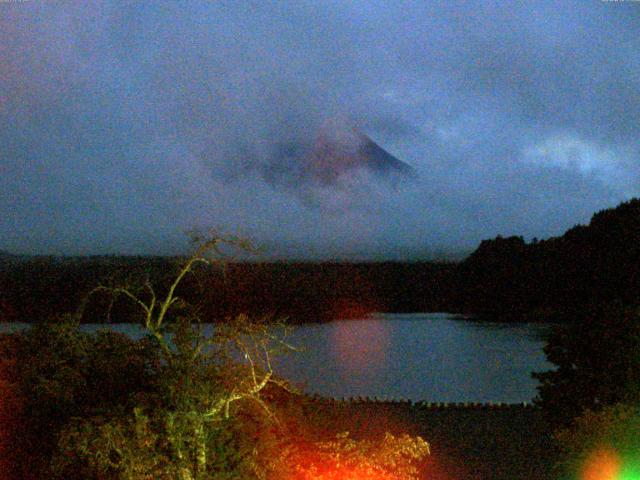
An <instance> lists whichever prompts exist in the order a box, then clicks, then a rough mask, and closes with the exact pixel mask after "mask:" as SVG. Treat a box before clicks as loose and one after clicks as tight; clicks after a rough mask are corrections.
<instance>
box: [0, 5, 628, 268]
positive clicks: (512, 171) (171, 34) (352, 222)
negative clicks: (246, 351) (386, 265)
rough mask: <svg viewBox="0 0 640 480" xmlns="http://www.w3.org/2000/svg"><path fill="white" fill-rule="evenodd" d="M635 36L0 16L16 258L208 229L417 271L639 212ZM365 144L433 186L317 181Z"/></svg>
mask: <svg viewBox="0 0 640 480" xmlns="http://www.w3.org/2000/svg"><path fill="white" fill-rule="evenodd" d="M639 31H640V4H638V3H634V2H575V3H573V2H565V1H562V2H560V1H558V2H526V3H519V4H517V5H512V4H508V3H505V2H497V3H489V2H443V3H436V2H423V1H415V2H412V1H407V2H398V1H389V2H375V3H374V2H342V1H334V2H332V1H326V2H283V1H274V2H267V1H259V2H257V1H256V2H251V1H246V2H237V1H229V2H224V1H219V2H173V3H170V2H109V3H104V2H103V3H93V2H92V3H91V5H88V4H87V5H85V4H84V3H80V2H35V1H32V2H17V3H4V4H0V238H1V241H0V248H3V249H7V250H11V251H15V252H22V253H66V254H78V253H172V252H175V251H178V250H180V249H181V248H183V247H184V245H185V241H184V237H183V235H182V233H181V232H182V231H183V230H185V229H188V228H190V227H193V226H199V225H200V226H214V227H218V228H220V229H222V230H225V231H227V232H231V233H242V234H245V235H248V236H251V237H253V238H254V239H256V241H258V242H259V243H261V244H264V245H266V247H267V251H268V252H269V253H270V255H272V256H285V257H286V256H289V257H312V258H326V257H351V258H354V257H359V258H363V257H364V258H418V257H425V256H429V255H430V254H433V252H442V251H459V250H464V249H470V248H473V247H474V246H475V245H476V244H477V243H478V242H479V241H480V240H481V239H482V238H487V237H492V236H495V235H497V234H503V235H511V234H522V235H524V236H525V237H527V238H531V237H533V236H537V237H546V236H549V235H555V234H559V233H561V232H562V231H564V230H565V229H566V228H568V227H570V226H572V225H573V224H575V223H578V222H586V221H587V220H588V219H589V217H590V215H591V213H593V211H595V210H598V209H601V208H605V207H611V206H614V205H615V204H617V203H618V202H620V201H622V200H624V199H628V198H630V197H632V196H636V195H638V194H639V193H640V181H639V173H640V167H639V160H640V141H639V139H640V135H639V133H640V132H639V130H640V122H638V118H640V100H639V94H638V92H640V44H639V43H640V41H639V40H638V39H639V38H640V37H639V36H638V32H639ZM359 135H367V136H368V137H370V138H371V139H373V140H374V141H375V142H376V143H377V144H378V145H380V146H381V147H382V148H384V149H385V150H386V151H387V152H389V153H390V154H392V155H393V156H394V157H396V158H397V159H400V160H402V161H403V162H406V163H407V164H409V165H411V167H412V168H413V169H414V171H415V174H416V175H417V178H414V179H411V180H409V179H405V178H403V177H398V178H395V179H389V178H387V177H386V176H384V175H379V172H375V171H373V170H372V169H367V168H351V167H350V166H349V165H347V166H346V167H345V162H346V163H347V164H348V163H349V162H348V161H347V160H344V158H347V157H348V156H343V157H340V158H343V160H341V162H338V163H336V164H335V165H334V164H331V165H329V167H327V165H324V166H323V167H322V168H323V170H322V169H321V170H318V169H317V167H316V166H315V165H316V164H317V162H316V163H313V161H312V160H310V159H313V158H315V159H316V160H317V158H318V157H317V155H316V156H314V155H315V154H314V153H313V152H317V151H318V148H319V147H318V145H319V144H320V145H321V146H322V145H323V143H322V142H323V141H324V142H329V143H330V144H332V145H336V144H337V145H341V147H340V148H343V147H344V148H346V149H349V148H356V147H357V145H358V144H357V142H356V143H350V142H352V141H353V139H354V138H359ZM327 138H329V140H326V139H327ZM323 139H324V140H323ZM336 142H337V143H336ZM325 163H326V162H325ZM314 168H316V170H314ZM314 172H315V173H314ZM318 172H324V173H318Z"/></svg>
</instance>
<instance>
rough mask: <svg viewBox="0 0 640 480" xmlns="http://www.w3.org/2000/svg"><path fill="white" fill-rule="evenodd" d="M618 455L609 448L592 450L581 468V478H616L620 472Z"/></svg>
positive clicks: (594, 479) (585, 479) (591, 479)
mask: <svg viewBox="0 0 640 480" xmlns="http://www.w3.org/2000/svg"><path fill="white" fill-rule="evenodd" d="M620 466H621V461H620V456H619V455H618V454H617V453H616V452H615V451H614V450H612V449H610V448H599V449H597V450H594V451H593V452H592V453H591V454H590V455H589V457H588V458H587V460H586V462H585V463H584V466H583V468H582V475H581V476H580V479H581V480H617V479H618V478H619V474H620Z"/></svg>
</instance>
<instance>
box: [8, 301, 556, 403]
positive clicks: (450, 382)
mask: <svg viewBox="0 0 640 480" xmlns="http://www.w3.org/2000/svg"><path fill="white" fill-rule="evenodd" d="M102 326H103V325H83V328H84V329H86V330H89V331H94V330H96V329H98V328H100V327H102ZM15 328H21V326H20V325H16V324H0V331H7V330H12V329H15ZM110 328H113V329H114V330H117V331H122V332H124V333H127V334H129V335H131V336H133V337H137V336H139V335H140V334H141V332H142V330H141V329H140V328H139V327H137V326H135V325H126V324H125V325H110ZM548 328H549V327H548V326H547V325H540V324H534V323H525V324H523V323H518V324H502V323H484V322H483V323H480V322H474V321H471V320H469V319H465V318H464V317H460V316H454V315H450V314H446V313H411V314H386V313H385V314H375V315H372V316H371V317H368V318H366V319H362V320H336V321H333V322H329V323H322V324H309V325H300V326H295V327H293V331H292V333H291V336H290V337H289V341H290V343H292V344H294V345H296V346H298V347H301V348H302V349H303V350H304V351H303V352H297V353H293V354H290V355H287V356H286V357H281V358H279V359H277V360H276V361H275V362H274V363H275V367H274V369H275V370H276V371H277V372H278V373H280V374H281V375H283V376H284V377H286V378H288V379H289V380H291V381H293V382H294V383H297V384H300V385H302V386H303V390H305V391H306V392H308V393H312V394H313V393H317V394H320V395H323V396H330V397H335V398H342V397H357V396H361V397H379V398H388V399H400V398H405V399H411V400H414V401H420V400H422V401H430V402H507V403H516V402H525V401H526V402H529V401H531V399H532V398H533V397H534V396H535V395H536V384H537V382H536V381H535V380H534V379H532V378H531V372H533V371H543V370H549V369H550V368H551V367H552V365H551V364H550V363H548V362H547V361H546V359H545V356H544V353H543V352H542V348H543V346H544V342H543V341H542V335H543V334H544V332H545V331H546V330H547V329H548Z"/></svg>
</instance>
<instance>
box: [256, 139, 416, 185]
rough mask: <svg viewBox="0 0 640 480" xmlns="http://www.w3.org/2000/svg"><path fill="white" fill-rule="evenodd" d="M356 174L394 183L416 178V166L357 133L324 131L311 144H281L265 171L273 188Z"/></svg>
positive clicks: (328, 181)
mask: <svg viewBox="0 0 640 480" xmlns="http://www.w3.org/2000/svg"><path fill="white" fill-rule="evenodd" d="M357 172H368V173H372V174H374V175H375V176H376V177H377V178H379V179H382V180H387V181H392V182H398V181H406V180H410V179H412V178H416V177H417V174H416V172H415V170H414V169H413V167H411V166H410V165H408V164H407V163H405V162H403V161H401V160H399V159H397V158H396V157H394V156H393V155H391V154H390V153H389V152H387V151H386V150H385V149H384V148H382V147H381V146H379V145H378V144H377V143H375V142H374V141H373V140H372V139H371V138H369V137H368V136H366V135H365V134H363V133H361V132H359V131H357V130H350V131H346V132H345V131H341V132H335V131H323V132H321V133H320V134H319V135H318V136H317V137H316V138H315V141H314V142H313V143H309V144H303V143H286V144H280V145H279V146H278V147H277V148H276V151H275V152H274V155H273V157H272V159H271V160H270V161H269V162H268V163H267V164H266V165H265V167H264V168H263V175H264V177H265V179H266V180H267V181H268V182H269V183H271V184H272V185H274V186H281V185H286V186H295V185H298V184H299V183H300V182H305V183H315V184H320V185H324V186H330V185H333V184H336V183H338V182H339V181H340V180H341V179H342V178H344V177H345V176H348V175H350V174H353V173H357Z"/></svg>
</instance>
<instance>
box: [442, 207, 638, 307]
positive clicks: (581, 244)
mask: <svg viewBox="0 0 640 480" xmlns="http://www.w3.org/2000/svg"><path fill="white" fill-rule="evenodd" d="M456 276H457V279H456V284H457V285H458V289H457V291H458V294H457V295H456V298H455V299H453V303H454V304H456V305H458V306H460V307H461V308H463V309H465V310H468V311H475V312H495V313H499V314H503V315H504V314H514V315H520V314H522V313H529V314H531V313H532V312H537V313H538V314H551V315H554V316H558V315H564V316H571V314H572V312H576V311H579V310H583V309H585V308H590V306H593V305H597V304H602V303H610V302H620V303H623V304H627V305H639V306H640V199H633V200H630V201H628V202H624V203H622V204H620V205H618V206H617V207H615V208H612V209H607V210H602V211H600V212H597V213H596V214H594V215H593V217H592V218H591V221H590V223H589V225H586V226H585V225H576V226H574V227H573V228H571V229H569V230H568V231H567V232H565V233H564V235H562V236H560V237H554V238H550V239H548V240H543V241H539V242H535V243H529V244H527V243H525V242H524V240H523V239H522V237H509V238H502V237H497V238H495V239H493V240H485V241H483V242H482V243H481V244H480V246H479V247H478V248H477V250H476V251H475V252H473V253H472V254H471V255H470V256H469V257H468V258H467V259H466V260H465V261H464V262H463V263H461V264H460V265H459V267H458V269H457V274H456Z"/></svg>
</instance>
